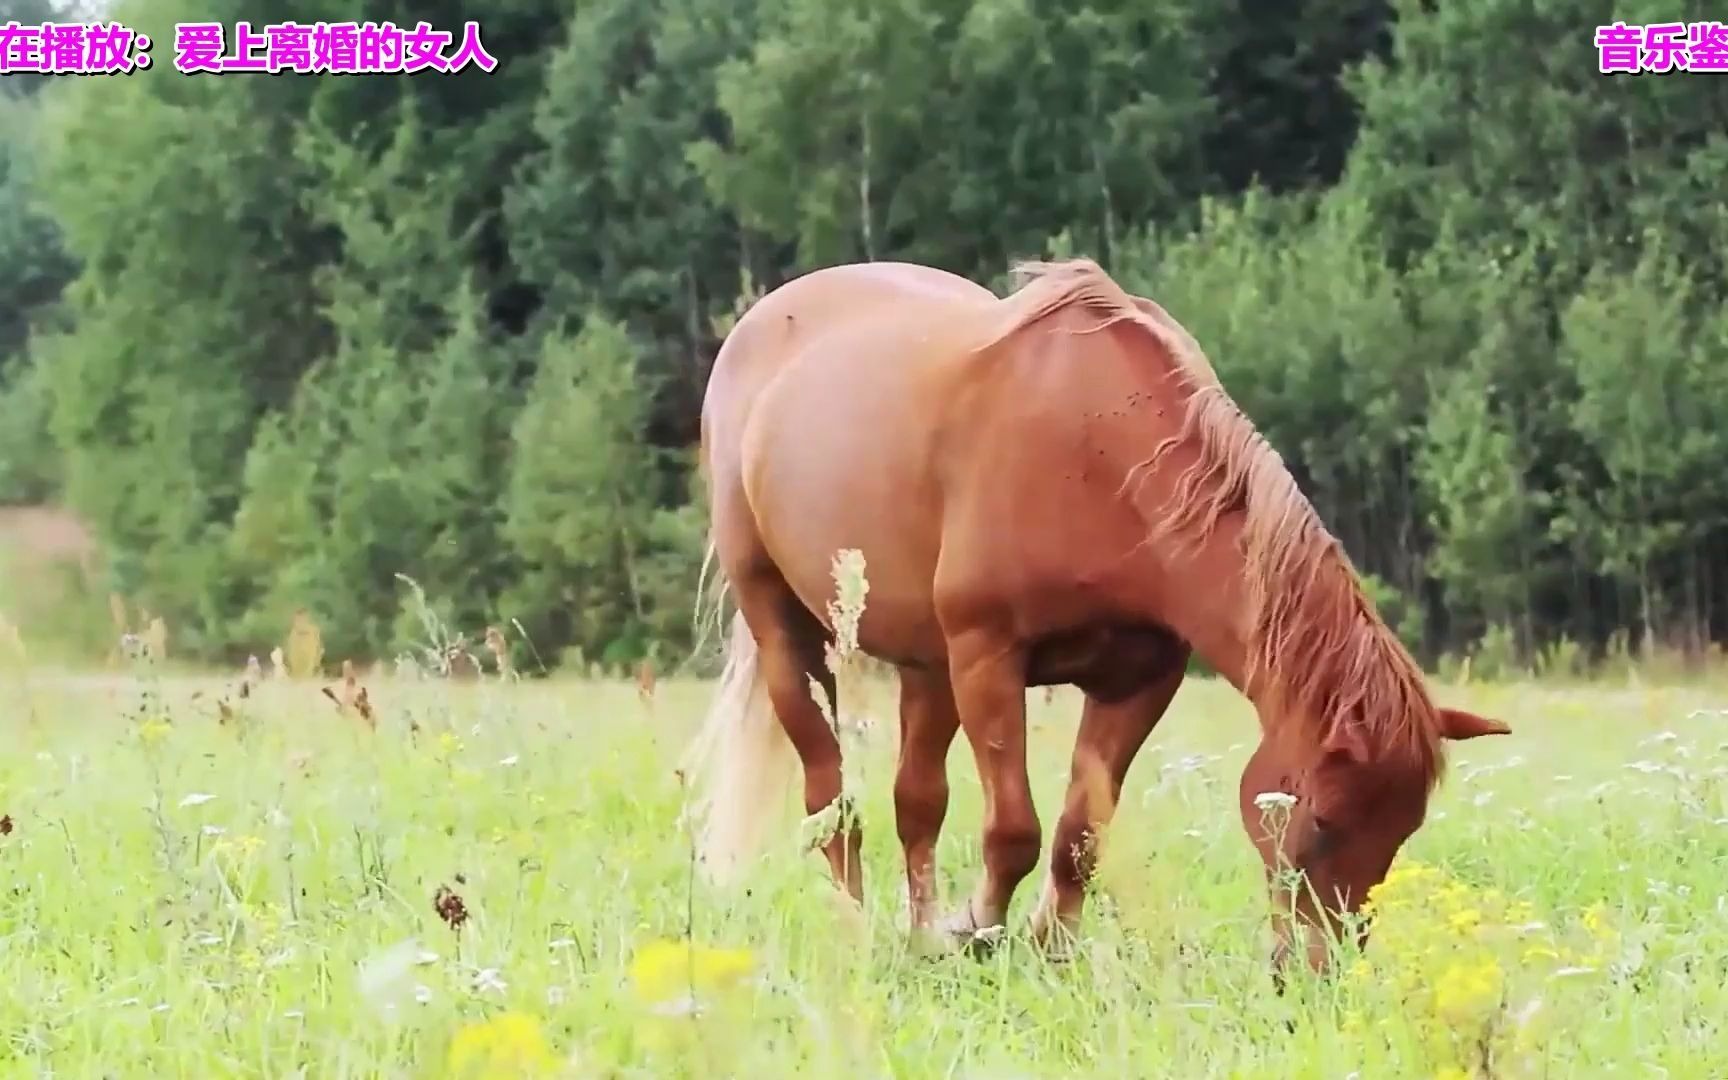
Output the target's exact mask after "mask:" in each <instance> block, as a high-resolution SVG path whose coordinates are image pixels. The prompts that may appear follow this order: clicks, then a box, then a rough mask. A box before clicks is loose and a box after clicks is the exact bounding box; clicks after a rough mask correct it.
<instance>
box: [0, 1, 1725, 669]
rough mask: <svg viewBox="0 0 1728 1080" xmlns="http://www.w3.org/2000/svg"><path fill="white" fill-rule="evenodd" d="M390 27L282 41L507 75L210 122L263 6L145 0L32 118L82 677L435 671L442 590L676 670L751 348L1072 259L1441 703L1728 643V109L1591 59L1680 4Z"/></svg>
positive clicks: (387, 79)
mask: <svg viewBox="0 0 1728 1080" xmlns="http://www.w3.org/2000/svg"><path fill="white" fill-rule="evenodd" d="M341 6H342V8H343V10H342V11H341V12H339V13H335V12H333V11H332V10H330V9H329V8H328V6H326V5H320V4H317V3H312V2H309V0H275V2H274V3H273V4H272V6H271V12H270V17H271V18H272V19H284V20H289V19H292V20H299V21H304V22H311V21H316V20H319V19H331V18H342V19H359V20H367V19H372V20H379V21H383V20H392V21H395V22H396V23H397V24H399V25H412V24H413V23H414V22H415V21H417V20H426V21H427V22H430V23H431V24H433V26H435V27H439V28H445V29H455V30H457V31H458V32H459V31H460V27H461V23H462V21H463V20H465V19H478V20H479V21H480V23H481V26H482V33H483V41H484V43H485V46H486V48H487V50H488V51H489V52H490V53H491V54H492V55H494V56H495V57H497V58H498V60H499V64H498V67H497V68H496V70H494V71H492V72H491V73H489V74H488V73H485V72H482V71H479V70H477V69H470V70H468V71H465V72H463V73H460V74H457V75H454V76H445V75H433V74H425V75H415V76H410V77H391V76H375V77H327V76H326V77H298V76H281V77H268V76H222V77H209V76H201V77H188V76H183V75H180V74H178V73H176V72H174V71H173V70H172V67H171V65H170V64H169V63H168V61H169V60H170V58H171V55H172V53H171V46H169V45H168V44H166V43H168V42H171V41H172V39H173V30H172V28H173V25H174V23H176V22H180V21H193V20H214V21H221V22H225V23H228V24H230V25H231V24H232V23H233V22H234V21H235V20H240V19H252V20H253V21H254V22H257V21H259V20H258V16H259V12H260V11H261V9H260V8H259V7H258V6H257V5H256V4H242V3H239V2H238V0H135V2H122V3H120V4H118V5H117V6H115V7H114V8H113V9H112V11H111V12H109V15H110V17H112V18H115V19H119V20H121V21H123V22H125V23H126V24H128V25H130V26H133V27H136V28H137V29H139V30H141V31H143V32H145V33H148V34H150V35H151V37H152V39H153V40H155V41H156V42H158V43H162V44H159V45H158V47H157V48H156V49H155V50H154V53H155V59H156V60H157V61H158V62H157V63H156V64H155V65H154V66H153V67H152V68H151V69H150V70H148V71H145V72H141V73H137V74H133V75H130V76H123V77H92V78H72V77H38V76H28V75H12V76H7V77H6V78H4V79H3V80H0V504H10V505H12V506H15V507H44V506H52V507H57V508H64V511H65V512H66V513H67V514H69V515H71V516H72V517H74V518H75V520H76V521H77V522H78V523H79V528H80V529H83V530H87V532H88V535H89V537H90V538H91V540H92V548H91V550H93V551H95V552H97V553H98V554H97V555H96V556H93V557H91V558H86V559H83V560H82V561H73V562H68V563H57V564H55V565H56V566H57V567H58V569H57V570H56V571H55V572H54V573H52V574H47V573H37V572H35V571H34V570H29V571H27V570H26V569H24V566H25V565H26V564H25V563H24V562H23V561H22V559H21V556H20V555H19V553H18V552H17V551H12V552H11V554H10V557H11V558H12V559H13V564H12V567H11V569H10V571H8V569H7V568H6V567H5V566H0V609H3V610H6V611H8V613H9V617H10V618H11V619H12V621H13V622H14V623H15V624H17V625H19V626H21V627H23V628H24V633H25V636H26V637H28V638H29V639H30V640H31V641H32V643H33V646H34V647H37V648H40V649H47V650H51V651H53V650H58V651H59V652H61V653H63V654H65V655H67V656H85V657H95V656H100V655H102V654H104V653H106V652H107V651H108V650H110V649H111V648H112V640H113V638H112V627H111V625H110V621H109V619H110V608H109V604H108V598H109V597H110V596H111V595H113V596H118V597H120V598H123V600H124V602H125V604H126V605H127V608H128V610H133V611H135V610H139V609H142V610H145V611H148V612H150V613H152V614H153V615H155V616H159V617H161V618H162V619H163V620H164V622H165V623H166V624H167V625H168V626H169V627H171V628H172V635H173V652H174V653H175V655H177V656H179V657H181V658H185V659H189V660H194V661H200V662H223V663H229V662H233V661H235V660H237V659H243V658H244V657H245V656H246V655H247V654H259V655H262V654H264V653H267V652H268V651H269V649H270V648H271V646H272V645H274V644H275V643H277V642H279V641H281V640H282V639H283V636H284V634H285V632H286V630H287V628H288V626H289V624H290V622H291V620H292V618H293V617H294V613H295V612H296V611H299V610H304V611H306V612H307V613H308V614H309V615H310V617H311V618H312V619H313V620H315V621H316V623H317V625H318V626H319V627H320V629H321V631H322V635H323V642H324V648H325V654H326V655H327V656H331V657H368V658H388V657H389V656H391V655H393V654H394V653H396V652H398V651H400V650H402V649H404V648H406V647H407V645H408V643H409V642H410V641H412V640H415V639H418V638H420V637H422V636H423V626H424V623H423V619H422V614H423V613H422V612H420V611H419V610H418V607H417V605H418V600H417V598H416V596H415V593H414V591H413V590H412V589H411V588H410V587H408V586H407V585H406V584H405V583H404V582H403V581H402V579H401V577H400V576H399V575H402V576H406V577H408V578H410V579H412V580H413V581H415V582H419V583H421V584H422V585H423V586H424V587H425V589H426V595H427V598H428V600H429V602H430V604H431V605H432V607H433V609H434V610H435V612H436V614H437V615H438V616H439V617H440V618H441V619H442V620H443V621H444V622H445V623H447V624H449V625H451V626H455V627H461V628H463V629H465V630H466V631H467V632H468V633H469V635H470V639H472V638H474V637H476V636H478V632H479V631H481V630H483V628H484V627H485V626H487V625H499V626H507V627H511V628H513V632H512V633H511V634H510V639H511V640H512V641H513V642H514V643H515V647H516V648H517V649H518V650H519V652H520V653H521V656H522V658H523V661H524V663H523V666H524V668H525V669H529V670H532V669H534V668H535V667H536V665H538V664H543V665H545V666H548V667H556V666H558V665H559V664H564V665H569V664H572V663H576V664H595V663H598V664H602V665H607V666H615V665H625V664H632V663H634V662H636V661H638V660H639V659H641V658H643V657H646V656H655V657H657V658H660V659H661V660H663V661H664V662H668V663H671V662H676V661H678V660H680V659H683V658H685V657H686V656H687V655H688V653H689V651H690V648H691V644H692V625H691V609H692V606H693V603H694V590H695V586H696V582H697V568H698V564H699V562H700V556H701V547H702V538H703V530H704V527H705V521H706V517H705V512H704V509H703V507H702V505H701V501H700V492H699V485H698V484H697V483H695V478H694V460H695V454H694V444H695V440H696V437H697V417H698V413H699V407H700V402H701V396H702V391H703V386H704V382H705V379H706V375H707V370H708V366H709V364H710V363H711V361H712V358H713V356H714V353H715V350H716V348H717V347H718V344H719V342H720V341H721V339H722V338H723V336H724V334H725V332H726V330H727V328H728V326H729V325H730V322H731V320H732V319H734V318H735V317H736V315H737V313H738V312H739V311H741V310H742V309H743V307H744V306H746V305H747V304H748V302H749V301H750V300H751V299H752V298H754V297H756V296H759V295H760V294H761V293H762V292H763V291H764V290H766V289H770V288H772V287H773V286H775V285H776V284H778V283H780V282H783V281H785V280H787V279H789V278H791V277H793V276H796V275H797V274H800V273H803V272H807V271H808V270H810V269H813V268H815V267H819V266H823V265H827V264H832V263H838V262H844V261H850V260H862V259H903V260H911V261H917V262H923V263H928V264H931V265H935V266H939V267H943V268H945V269H948V270H952V271H954V272H956V273H959V274H963V275H965V276H967V277H970V278H972V279H974V280H976V281H979V282H981V283H985V284H988V285H990V286H992V287H995V288H997V289H998V290H1004V289H1006V288H1007V287H1008V281H1007V271H1008V268H1009V266H1010V265H1011V263H1012V261H1013V260H1015V259H1017V258H1023V257H1048V256H1063V255H1071V254H1083V255H1088V256H1091V257H1093V258H1096V259H1097V260H1098V261H1100V262H1101V263H1102V264H1104V265H1105V266H1106V268H1107V269H1109V270H1110V271H1111V272H1112V273H1113V274H1115V275H1116V276H1117V277H1118V278H1119V280H1121V281H1122V282H1123V283H1124V285H1126V286H1127V287H1128V288H1130V289H1131V290H1133V291H1135V292H1138V293H1141V294H1143V295H1148V296H1152V297H1154V298H1156V299H1157V300H1158V301H1159V302H1160V303H1162V304H1163V305H1165V306H1166V307H1167V308H1168V309H1169V310H1170V311H1171V312H1172V313H1173V314H1174V315H1175V316H1176V317H1177V318H1178V319H1180V320H1181V321H1182V322H1183V323H1184V324H1185V325H1186V326H1187V327H1188V328H1189V329H1190V330H1191V331H1192V332H1193V333H1194V334H1195V335H1196V336H1197V337H1198V339H1199V340H1200V341H1201V343H1202V344H1203V346H1204V347H1205V348H1206V350H1207V352H1208V353H1209V355H1210V357H1211V358H1212V360H1213V362H1214V364H1215V365H1216V367H1217V368H1218V370H1219V372H1220V374H1221V376H1222V377H1223V379H1224V381H1225V383H1226V385H1227V386H1228V388H1229V389H1230V391H1231V392H1232V393H1233V395H1234V396H1235V397H1236V398H1237V400H1238V401H1239V402H1240V403H1241V404H1242V406H1243V408H1244V409H1245V411H1246V412H1247V413H1248V414H1249V415H1250V416H1251V417H1252V418H1253V419H1254V420H1255V422H1256V423H1257V424H1258V425H1259V426H1260V427H1261V429H1262V430H1263V431H1264V432H1265V433H1266V435H1267V436H1268V437H1269V439H1270V440H1271V441H1272V443H1273V444H1274V445H1275V446H1276V447H1277V448H1278V450H1279V451H1280V452H1281V453H1282V454H1283V455H1284V457H1285V460H1286V461H1287V462H1288V463H1289V464H1290V466H1291V467H1292V469H1293V470H1294V471H1295V473H1296V476H1297V478H1298V480H1299V482H1300V483H1301V485H1302V487H1303V489H1304V490H1305V491H1306V492H1307V493H1308V494H1309V496H1310V497H1311V498H1312V499H1313V501H1314V502H1315V504H1316V506H1317V507H1318V508H1319V510H1320V512H1321V514H1322V515H1323V517H1324V518H1325V520H1326V521H1327V522H1328V524H1329V525H1330V527H1331V528H1332V529H1333V530H1334V531H1335V533H1336V534H1337V535H1338V537H1339V538H1340V540H1341V541H1342V542H1343V544H1344V546H1345V548H1346V549H1347V551H1348V552H1349V554H1350V556H1351V557H1352V559H1353V560H1354V561H1355V562H1356V564H1357V566H1358V567H1359V568H1360V569H1361V570H1362V571H1363V572H1364V573H1365V574H1367V575H1369V577H1370V583H1371V587H1372V591H1373V592H1374V594H1375V596H1376V598H1377V599H1378V601H1379V603H1380V605H1381V609H1382V611H1383V612H1384V613H1385V614H1386V615H1387V617H1388V618H1389V620H1390V621H1392V622H1393V623H1394V624H1395V625H1396V627H1397V629H1398V630H1399V632H1400V634H1401V635H1402V636H1403V637H1404V638H1405V640H1406V641H1407V642H1408V643H1409V644H1410V645H1411V646H1412V648H1414V649H1415V650H1416V651H1417V652H1418V654H1419V655H1420V656H1421V657H1422V658H1423V659H1424V660H1425V661H1427V662H1428V663H1430V664H1435V665H1440V664H1447V663H1456V662H1457V661H1458V659H1459V658H1462V657H1466V656H1468V657H1470V658H1471V659H1472V662H1473V663H1474V664H1476V665H1478V668H1479V669H1481V668H1490V667H1491V668H1520V667H1541V668H1544V669H1547V670H1555V671H1558V670H1568V671H1574V672H1581V671H1583V670H1584V669H1585V668H1586V667H1587V666H1589V665H1601V664H1607V663H1613V662H1615V661H1616V660H1617V659H1627V658H1631V657H1635V656H1640V655H1642V656H1643V657H1645V658H1649V657H1651V656H1654V655H1658V654H1661V655H1667V656H1671V657H1676V658H1679V659H1681V660H1682V661H1684V662H1689V663H1696V662H1698V661H1700V660H1701V659H1703V658H1704V657H1706V656H1708V655H1710V654H1711V653H1712V652H1713V651H1714V650H1713V643H1715V642H1719V641H1722V640H1723V639H1724V638H1725V637H1728V564H1725V561H1724V556H1725V554H1728V469H1724V468H1723V467H1722V465H1723V462H1724V461H1725V460H1728V454H1725V450H1728V446H1725V442H1728V431H1725V430H1724V427H1723V425H1722V424H1721V423H1720V422H1719V419H1720V418H1721V417H1724V416H1728V364H1725V363H1724V358H1725V357H1728V307H1725V305H1724V298H1725V295H1728V294H1725V290H1728V269H1725V266H1724V252H1728V204H1725V203H1724V202H1723V200H1722V197H1721V192H1722V189H1723V179H1724V177H1725V176H1728V74H1718V73H1710V72H1703V71H1698V72H1692V73H1684V72H1674V73H1670V74H1666V75H1654V74H1648V73H1646V74H1640V75H1637V76H1628V75H1614V76H1605V75H1602V74H1600V73H1599V72H1598V62H1597V50H1596V46H1595V44H1594V37H1595V32H1596V27H1597V26H1598V25H1599V24H1602V23H1606V22H1611V21H1613V20H1614V19H1622V20H1625V21H1626V22H1628V23H1633V24H1636V23H1639V22H1645V21H1650V22H1653V21H1663V20H1669V19H1675V18H1682V17H1687V16H1686V14H1685V13H1683V12H1678V11H1677V10H1676V9H1674V8H1672V7H1671V6H1669V5H1666V4H1655V3H1643V2H1624V3H1614V4H1611V3H1608V2H1605V0H1447V2H1446V3H1444V4H1432V3H1424V2H1420V0H1393V2H1390V3H1385V2H1364V0H1300V2H1298V0H579V2H575V3H572V2H571V0H493V2H491V3H488V4H485V5H477V4H473V3H467V4H459V3H455V2H451V0H445V2H437V0H426V2H411V0H393V2H392V0H360V2H352V3H348V4H345V5H341ZM56 15H57V13H56V11H55V9H54V8H53V7H52V6H51V5H50V4H48V3H45V2H43V0H4V2H0V22H3V21H5V20H8V19H15V20H18V21H20V22H27V23H28V22H40V21H43V20H47V19H53V18H55V17H56ZM62 17H64V16H62ZM1028 512H1035V511H1032V510H1029V511H1028ZM3 513H4V511H0V514H3ZM15 518H16V514H15V515H14V519H15ZM5 520H8V519H7V518H5V517H0V522H4V521H5ZM3 539H4V537H3V536H0V540H3ZM16 546H17V545H14V547H16ZM4 557H8V551H7V549H6V547H5V545H4V544H0V558H4Z"/></svg>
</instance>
